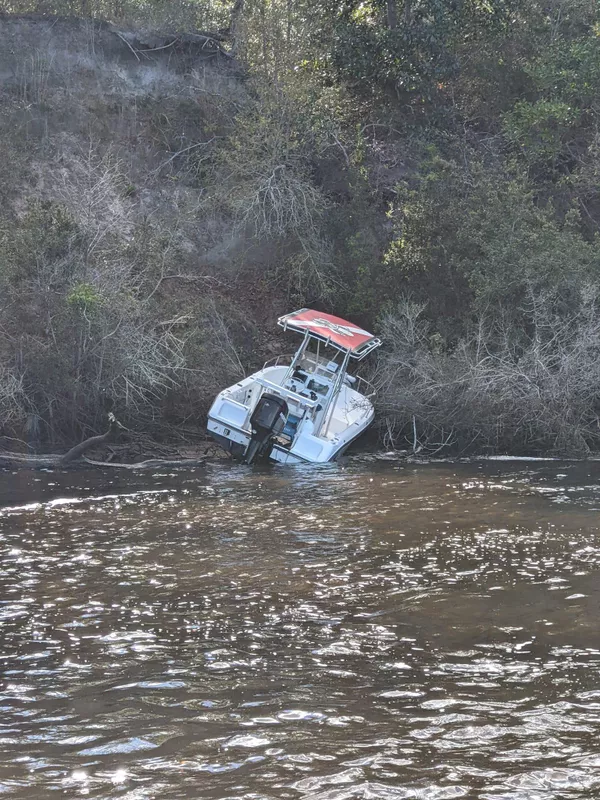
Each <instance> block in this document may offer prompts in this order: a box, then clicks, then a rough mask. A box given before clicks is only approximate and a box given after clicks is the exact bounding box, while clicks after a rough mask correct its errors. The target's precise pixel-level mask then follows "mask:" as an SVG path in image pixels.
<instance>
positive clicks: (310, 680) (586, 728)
mask: <svg viewBox="0 0 600 800" xmlns="http://www.w3.org/2000/svg"><path fill="white" fill-rule="evenodd" d="M0 508H1V510H0V565H1V569H0V637H1V640H0V642H1V647H0V659H1V661H0V663H1V669H2V684H1V686H0V689H1V692H0V709H1V715H0V796H1V797H5V796H6V797H11V798H13V797H17V798H28V799H29V798H47V797H51V796H58V797H72V798H78V797H94V798H127V800H143V799H145V798H160V799H161V800H162V799H163V798H188V797H189V798H202V799H203V800H213V799H214V800H217V798H218V800H224V799H225V798H229V799H231V800H234V799H235V800H241V799H243V800H280V798H290V799H291V800H353V798H370V800H378V799H379V798H381V800H387V799H388V798H389V799H391V800H397V799H398V798H423V799H424V800H425V799H426V800H446V799H447V800H454V798H463V797H464V798H478V799H480V800H488V799H489V800H509V799H510V800H555V799H556V800H557V799H559V798H560V799H562V798H586V799H587V798H590V797H598V796H600V739H599V733H600V613H599V612H600V608H599V602H600V581H599V577H600V539H599V523H600V516H599V515H598V511H599V510H600V464H598V463H594V462H588V463H563V462H557V461H548V462H541V461H540V462H536V461H527V462H525V461H523V462H520V461H516V462H515V461H480V462H477V461H473V462H462V463H450V462H448V463H443V462H439V463H430V464H411V463H406V462H403V461H401V460H398V459H395V458H390V457H386V456H382V457H377V456H372V457H365V456H362V457H355V458H351V459H349V460H348V461H347V462H346V463H345V464H342V465H332V466H326V467H323V468H316V469H315V468H307V469H304V468H302V469H301V468H286V467H276V466H274V467H255V468H247V467H242V466H232V465H230V464H228V463H223V462H215V463H214V464H208V465H207V466H206V467H204V468H199V469H196V470H190V471H174V470H165V471H162V472H157V473H155V474H146V473H142V474H130V473H125V474H123V473H121V472H119V471H118V470H116V469H115V470H110V471H108V472H105V473H103V472H101V471H97V472H95V471H84V472H79V473H77V472H64V473H61V472H31V473H26V472H21V473H18V474H10V473H4V474H0Z"/></svg>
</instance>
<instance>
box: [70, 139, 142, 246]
mask: <svg viewBox="0 0 600 800" xmlns="http://www.w3.org/2000/svg"><path fill="white" fill-rule="evenodd" d="M126 189H127V181H126V178H125V174H124V170H123V166H122V164H121V163H120V161H119V160H118V159H117V158H116V157H115V156H114V154H113V153H112V152H111V151H110V149H109V150H108V151H106V152H104V153H101V152H100V149H99V148H98V146H96V145H94V143H92V142H90V143H89V144H88V147H87V149H86V150H80V151H79V152H78V153H76V154H74V155H72V156H69V155H66V156H63V168H62V169H61V171H60V176H59V181H58V182H57V185H56V194H57V198H58V199H59V200H60V201H61V202H62V203H64V205H65V206H66V207H67V208H68V209H69V210H70V211H71V214H72V215H73V217H74V218H75V220H76V221H77V223H78V225H79V227H80V229H81V231H82V232H83V233H84V234H85V236H86V244H85V255H86V258H89V257H90V256H91V255H92V254H93V253H95V252H96V251H97V250H99V249H101V247H102V245H103V243H104V241H105V239H106V238H107V237H109V236H111V235H114V236H117V237H121V238H122V237H126V236H127V235H129V234H130V233H131V229H132V226H133V220H132V215H131V213H130V209H129V207H128V204H127V201H126V199H125V198H124V195H125V193H126Z"/></svg>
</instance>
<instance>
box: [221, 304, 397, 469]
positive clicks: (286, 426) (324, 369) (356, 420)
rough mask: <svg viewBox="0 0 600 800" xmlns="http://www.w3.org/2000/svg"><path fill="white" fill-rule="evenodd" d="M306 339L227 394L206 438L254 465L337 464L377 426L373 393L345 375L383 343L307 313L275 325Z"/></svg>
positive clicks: (349, 326)
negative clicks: (266, 462)
mask: <svg viewBox="0 0 600 800" xmlns="http://www.w3.org/2000/svg"><path fill="white" fill-rule="evenodd" d="M278 324H279V325H280V326H281V327H282V328H283V329H284V331H294V332H296V333H299V334H301V335H302V343H301V344H300V347H299V348H298V350H297V351H296V352H295V353H294V354H293V355H291V356H278V357H276V358H274V359H272V360H271V361H267V363H266V364H265V365H264V366H263V368H262V369H261V370H259V371H258V372H255V373H253V374H252V375H249V376H248V377H247V378H244V379H243V380H241V381H240V382H239V383H236V384H235V385H234V386H230V387H228V388H227V389H223V391H222V392H220V393H219V394H218V395H217V397H216V398H215V401H214V403H213V404H212V407H211V409H210V411H209V413H208V432H209V433H210V435H211V436H212V437H213V438H214V439H215V440H216V441H217V442H218V443H219V445H221V447H223V448H224V449H226V450H228V451H229V452H230V453H231V454H232V455H233V456H235V457H237V458H239V459H240V460H241V461H243V462H245V463H247V464H251V463H252V462H253V461H255V460H256V459H258V458H267V459H270V460H271V461H276V462H279V463H282V464H306V463H309V464H324V463H327V462H330V461H335V460H336V459H337V458H339V457H340V455H342V453H343V452H344V451H345V450H346V449H347V448H348V447H349V446H350V444H352V442H353V441H355V439H357V438H358V437H359V436H360V435H361V433H363V432H364V431H365V430H366V429H367V428H368V427H369V425H370V424H371V422H372V421H373V418H374V416H375V411H374V408H373V403H372V399H373V397H374V394H375V392H374V390H373V387H372V386H371V385H370V384H369V383H368V382H367V381H365V380H364V379H363V378H360V377H358V376H355V375H351V374H350V373H349V372H348V367H349V366H350V364H351V363H357V362H360V361H362V360H363V359H364V358H365V357H366V356H368V355H369V353H372V352H373V351H374V350H375V349H376V348H377V347H379V346H380V344H381V341H380V339H378V338H376V337H375V336H373V334H371V333H368V331H365V330H363V329H362V328H360V327H357V326H356V325H353V324H352V323H351V322H348V321H347V320H344V319H341V318H340V317H335V316H333V315H332V314H325V313H323V312H321V311H314V310H313V309H309V308H302V309H300V310H299V311H294V312H292V313H290V314H286V315H285V316H283V317H280V318H279V319H278Z"/></svg>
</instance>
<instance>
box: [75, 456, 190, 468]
mask: <svg viewBox="0 0 600 800" xmlns="http://www.w3.org/2000/svg"><path fill="white" fill-rule="evenodd" d="M83 460H84V461H85V463H86V464H91V466H93V467H117V469H153V468H154V467H200V466H202V465H203V464H205V463H206V458H149V459H148V460H147V461H137V462H134V463H133V464H123V463H122V462H118V461H92V459H91V458H84V459H83Z"/></svg>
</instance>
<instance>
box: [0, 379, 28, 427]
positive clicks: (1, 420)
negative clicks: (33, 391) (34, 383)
mask: <svg viewBox="0 0 600 800" xmlns="http://www.w3.org/2000/svg"><path fill="white" fill-rule="evenodd" d="M24 401H25V392H24V389H23V378H22V376H19V375H16V374H15V373H14V372H13V371H12V370H10V369H8V368H7V367H6V366H2V365H0V430H2V429H4V430H5V431H12V430H14V429H15V428H16V427H17V426H18V425H19V424H22V423H23V422H24V420H25V418H26V414H25V410H24Z"/></svg>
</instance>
